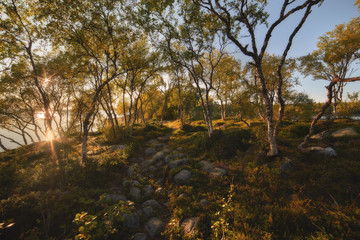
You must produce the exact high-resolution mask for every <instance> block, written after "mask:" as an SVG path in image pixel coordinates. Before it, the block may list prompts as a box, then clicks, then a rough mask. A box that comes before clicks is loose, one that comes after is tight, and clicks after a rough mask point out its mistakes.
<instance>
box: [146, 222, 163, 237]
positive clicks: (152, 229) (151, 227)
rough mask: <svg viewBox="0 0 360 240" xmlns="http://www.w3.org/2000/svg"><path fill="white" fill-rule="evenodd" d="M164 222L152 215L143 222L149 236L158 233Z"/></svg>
mask: <svg viewBox="0 0 360 240" xmlns="http://www.w3.org/2000/svg"><path fill="white" fill-rule="evenodd" d="M164 226H165V224H164V222H163V221H161V220H160V219H158V218H156V217H153V218H151V219H150V220H149V221H147V222H146V224H145V229H146V231H147V232H148V233H149V235H150V237H151V238H154V237H155V236H157V235H159V234H160V233H161V231H162V230H163V228H164Z"/></svg>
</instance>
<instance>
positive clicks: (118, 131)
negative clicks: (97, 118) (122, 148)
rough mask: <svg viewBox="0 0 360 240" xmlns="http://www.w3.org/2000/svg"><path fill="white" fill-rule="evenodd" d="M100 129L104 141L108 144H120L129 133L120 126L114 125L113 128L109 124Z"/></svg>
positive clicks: (127, 137) (126, 138)
mask: <svg viewBox="0 0 360 240" xmlns="http://www.w3.org/2000/svg"><path fill="white" fill-rule="evenodd" d="M101 131H102V132H103V134H104V137H105V139H106V141H107V142H108V143H110V144H120V143H123V142H125V141H126V140H128V139H129V133H128V132H127V131H126V129H125V128H124V127H122V126H121V127H115V128H114V129H113V128H112V127H111V126H108V127H105V128H103V129H102V130H101Z"/></svg>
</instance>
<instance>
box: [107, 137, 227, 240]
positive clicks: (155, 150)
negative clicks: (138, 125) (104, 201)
mask: <svg viewBox="0 0 360 240" xmlns="http://www.w3.org/2000/svg"><path fill="white" fill-rule="evenodd" d="M118 148H122V145H114V146H111V147H110V150H111V149H113V150H116V149H118ZM189 161H190V159H188V158H187V157H186V155H185V154H184V153H183V149H182V148H181V147H179V148H176V149H173V148H172V147H171V140H170V135H164V136H161V137H158V138H156V139H151V140H149V141H148V142H147V143H146V145H145V146H143V147H142V148H141V149H140V151H139V153H138V156H137V157H134V158H132V159H130V164H129V166H128V168H127V170H126V172H127V176H126V177H123V178H122V179H121V181H122V184H121V186H120V187H119V186H114V187H113V188H112V189H111V191H112V192H111V193H109V194H107V195H106V196H105V197H106V198H108V199H110V200H113V201H119V200H123V201H126V200H131V201H133V202H134V204H135V207H136V211H135V212H134V213H131V214H125V225H126V227H128V228H130V229H132V230H133V231H138V232H137V233H136V234H135V237H134V240H144V239H156V238H158V237H161V235H160V233H161V232H162V231H163V230H164V228H165V226H166V225H167V224H168V221H169V218H170V216H171V212H170V210H169V204H170V203H169V201H168V194H170V193H171V189H170V188H169V184H168V183H169V182H171V183H175V184H176V185H187V184H189V183H190V182H191V181H193V180H194V179H193V176H192V174H191V171H189V170H187V169H181V168H184V167H186V166H187V165H188V163H189ZM199 166H200V168H201V169H199V170H201V171H204V172H207V173H208V175H209V177H211V178H219V177H222V176H224V175H226V170H225V169H223V168H219V167H216V166H214V165H213V164H212V163H210V162H208V161H204V160H203V161H200V164H199ZM179 169H181V170H179ZM174 173H175V174H174ZM199 204H200V205H203V206H205V205H207V204H208V200H207V199H201V200H200V203H199ZM198 221H199V217H197V216H194V217H191V218H186V219H184V220H183V221H182V223H181V228H182V229H183V230H184V232H185V233H189V234H191V233H192V231H194V229H195V227H196V225H197V223H198Z"/></svg>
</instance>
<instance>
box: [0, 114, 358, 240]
mask: <svg viewBox="0 0 360 240" xmlns="http://www.w3.org/2000/svg"><path fill="white" fill-rule="evenodd" d="M218 122H219V123H220V124H218ZM222 123H223V124H222ZM168 124H171V127H176V124H178V123H174V122H171V123H168ZM214 125H216V126H218V127H216V131H215V132H214V136H213V138H212V139H208V137H207V131H206V128H204V127H205V125H204V124H203V122H201V121H198V122H194V123H193V124H191V125H189V126H187V127H186V128H185V129H184V130H175V131H173V133H172V134H171V140H170V147H171V148H173V149H175V148H178V147H182V148H183V152H184V153H185V154H186V155H187V157H188V158H189V159H190V161H189V164H188V165H186V166H183V167H180V168H178V169H175V170H174V171H172V172H170V173H169V177H168V179H167V189H169V190H171V192H170V193H169V194H168V196H167V198H168V199H167V200H168V201H169V202H170V206H169V209H170V212H171V216H170V222H171V223H172V224H168V226H167V227H166V229H165V231H164V234H163V235H162V237H163V238H164V239H186V238H187V239H221V237H222V236H225V237H226V239H360V195H359V194H360V184H359V183H360V156H359V153H360V151H359V149H360V141H359V137H346V138H341V139H335V138H329V139H327V140H325V141H324V142H315V143H314V144H316V145H317V146H332V147H334V149H335V150H336V151H337V153H338V157H336V158H329V157H325V156H322V155H318V154H315V153H302V152H299V151H298V150H297V145H298V144H299V143H300V142H301V141H302V139H303V137H304V136H305V134H306V132H307V129H308V126H309V123H308V122H297V123H294V122H284V123H283V125H282V130H281V131H280V134H279V149H280V154H279V156H278V157H275V158H267V157H266V154H265V153H266V147H267V146H266V142H265V140H264V134H265V131H264V130H265V126H264V125H263V124H262V123H257V122H254V123H252V126H251V127H250V128H248V127H247V126H246V125H245V124H244V123H241V122H236V121H234V120H229V121H225V122H222V121H220V120H219V121H215V123H214ZM343 127H353V128H355V129H357V130H358V131H359V132H360V126H359V124H358V122H356V121H350V120H337V121H334V122H332V123H330V122H324V121H322V122H320V124H319V125H318V127H317V128H316V132H320V131H323V130H326V129H327V128H330V129H331V130H337V129H340V128H343ZM169 132H170V129H169V128H166V127H157V126H149V127H147V128H141V127H138V128H136V129H135V130H134V133H133V136H134V137H132V138H128V139H125V138H121V139H116V138H114V136H112V137H111V134H110V133H109V132H108V133H107V135H106V134H105V135H103V134H100V135H96V136H93V137H91V141H90V142H91V144H90V148H93V150H94V151H97V150H98V148H101V147H102V146H106V145H110V144H113V143H117V141H119V142H122V143H126V142H132V143H133V145H132V146H133V147H132V148H131V149H130V150H129V151H128V152H126V154H127V155H126V156H123V155H121V156H122V157H119V155H116V154H109V153H106V152H105V153H102V154H101V155H100V156H101V157H100V158H99V157H97V158H91V156H90V160H91V161H90V162H89V164H88V165H87V166H84V165H82V164H80V162H79V158H80V152H79V147H78V144H79V143H80V142H79V141H78V140H67V141H65V140H62V142H57V143H56V144H55V149H56V150H57V156H58V164H55V163H54V162H53V161H52V160H51V154H50V150H49V149H50V148H49V145H48V143H45V142H42V143H37V144H33V145H29V146H25V147H22V148H19V149H16V150H11V151H9V152H6V153H2V154H1V155H0V175H1V176H0V198H1V202H0V217H1V220H2V222H3V221H5V220H7V221H8V222H15V225H13V226H11V227H9V228H6V229H0V238H2V237H5V239H18V238H22V239H55V238H57V239H72V238H73V237H74V236H75V235H76V234H77V233H78V227H77V226H76V225H75V224H74V223H73V219H74V218H75V215H76V213H80V212H82V211H86V212H91V213H93V214H95V213H97V212H101V211H103V206H101V205H99V201H98V200H99V198H100V196H101V195H102V194H104V193H108V192H109V191H110V190H109V189H110V188H111V186H113V184H114V182H118V181H120V179H121V176H122V175H124V174H125V172H126V167H127V165H128V161H127V158H130V157H131V156H132V155H136V151H137V148H138V147H139V146H141V145H142V144H143V143H144V142H145V141H146V140H149V139H152V138H155V137H157V136H160V135H163V134H165V133H169ZM109 134H110V136H109ZM201 160H207V161H210V162H212V163H213V164H214V165H216V166H218V167H222V168H225V169H226V170H227V174H226V176H224V177H221V178H216V179H214V178H210V177H209V175H208V173H206V172H205V171H202V170H199V169H201V168H200V167H199V166H200V163H199V161H201ZM288 160H291V168H290V169H289V170H286V171H285V172H284V173H281V172H280V171H279V168H280V167H281V166H282V164H283V163H284V161H288ZM183 168H186V169H189V170H190V171H191V172H192V176H193V177H192V180H191V182H190V184H189V185H186V186H178V185H176V184H175V183H174V182H173V181H172V180H171V179H172V178H171V176H173V175H174V174H176V172H179V171H180V170H181V169H183ZM180 194H183V195H182V197H181V198H179V195H180ZM202 199H207V201H208V205H206V206H204V205H201V204H200V200H202ZM187 217H200V222H199V226H198V231H197V233H196V234H195V235H193V236H185V235H184V234H183V233H182V232H181V230H180V228H179V226H178V223H179V222H180V221H181V220H183V219H185V218H187ZM132 234H133V233H132V232H126V230H124V229H122V230H121V231H120V232H117V233H116V234H113V235H108V238H109V239H115V238H116V237H117V238H119V237H122V239H127V238H130V237H131V235H132Z"/></svg>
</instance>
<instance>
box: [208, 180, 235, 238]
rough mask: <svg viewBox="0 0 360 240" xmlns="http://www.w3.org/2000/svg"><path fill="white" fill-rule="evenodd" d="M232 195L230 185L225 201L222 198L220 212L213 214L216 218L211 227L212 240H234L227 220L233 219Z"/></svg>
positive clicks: (232, 191) (232, 188)
mask: <svg viewBox="0 0 360 240" xmlns="http://www.w3.org/2000/svg"><path fill="white" fill-rule="evenodd" d="M233 194H234V186H233V185H230V190H229V194H228V196H227V199H225V198H223V199H222V201H221V203H220V206H221V209H220V211H218V212H216V213H215V217H216V218H217V219H216V221H214V222H213V223H212V225H211V229H212V230H213V235H214V239H236V238H235V236H234V232H233V231H231V230H230V223H229V219H231V218H233V217H234V216H233V211H234V207H233V203H232V198H233Z"/></svg>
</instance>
